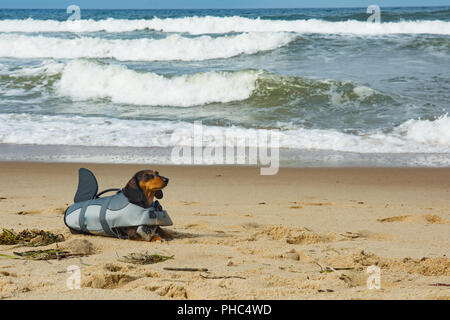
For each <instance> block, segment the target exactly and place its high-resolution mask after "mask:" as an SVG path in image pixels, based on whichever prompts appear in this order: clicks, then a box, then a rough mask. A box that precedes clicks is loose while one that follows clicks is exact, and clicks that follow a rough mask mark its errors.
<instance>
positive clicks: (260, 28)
mask: <svg viewBox="0 0 450 320" xmlns="http://www.w3.org/2000/svg"><path fill="white" fill-rule="evenodd" d="M146 29H149V30H158V31H163V32H186V33H190V34H208V33H230V32H280V31H283V32H297V33H325V34H360V35H378V34H446V35H448V34H450V22H447V21H440V20H434V21H400V22H386V23H369V22H362V21H357V20H347V21H342V22H330V21H324V20H317V19H309V20H265V19H250V18H246V17H239V16H234V17H214V16H206V17H197V16H194V17H183V18H165V19H160V18H153V19H148V20H146V19H136V20H126V19H112V18H109V19H103V20H75V21H56V20H34V19H31V18H30V19H25V20H0V32H99V31H105V32H129V31H135V30H146Z"/></svg>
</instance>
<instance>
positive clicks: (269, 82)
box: [44, 60, 395, 107]
mask: <svg viewBox="0 0 450 320" xmlns="http://www.w3.org/2000/svg"><path fill="white" fill-rule="evenodd" d="M44 70H46V69H44ZM54 86H55V87H56V89H57V92H58V93H59V94H60V95H62V96H68V97H71V98H72V99H74V100H89V99H110V100H111V101H112V102H115V103H125V104H134V105H148V106H177V107H191V106H196V105H204V104H209V103H227V102H232V101H243V100H246V102H248V103H249V104H251V105H255V106H258V107H272V106H274V107H276V106H280V105H284V104H289V103H290V102H292V103H295V104H296V105H303V106H316V107H317V106H319V105H334V106H338V105H339V106H344V105H346V104H347V103H351V102H355V101H356V102H358V103H362V104H367V105H371V104H374V103H381V102H391V103H394V102H395V101H394V100H393V99H392V98H391V97H389V96H387V95H384V94H382V93H380V92H378V91H376V90H374V89H371V88H369V87H366V86H358V85H356V84H354V83H352V82H341V81H336V80H312V79H306V78H300V77H288V76H281V75H277V74H273V73H269V72H267V71H263V70H242V71H210V72H204V73H196V74H193V75H180V76H173V77H167V76H162V75H158V74H156V73H153V72H138V71H135V70H131V69H127V68H126V67H123V66H119V65H104V64H99V63H94V62H92V61H88V60H73V61H71V62H69V63H68V64H67V65H66V66H65V67H64V69H63V70H62V73H61V78H60V80H59V81H57V82H56V83H55V85H54Z"/></svg>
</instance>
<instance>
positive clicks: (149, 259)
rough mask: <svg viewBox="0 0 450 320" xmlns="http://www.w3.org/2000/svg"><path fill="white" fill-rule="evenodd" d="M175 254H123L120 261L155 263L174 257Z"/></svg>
mask: <svg viewBox="0 0 450 320" xmlns="http://www.w3.org/2000/svg"><path fill="white" fill-rule="evenodd" d="M173 258H174V256H170V257H169V256H163V255H160V254H143V253H134V252H132V253H130V254H129V255H127V256H123V259H118V260H119V261H120V262H127V263H133V264H153V263H159V262H164V261H167V260H169V259H173Z"/></svg>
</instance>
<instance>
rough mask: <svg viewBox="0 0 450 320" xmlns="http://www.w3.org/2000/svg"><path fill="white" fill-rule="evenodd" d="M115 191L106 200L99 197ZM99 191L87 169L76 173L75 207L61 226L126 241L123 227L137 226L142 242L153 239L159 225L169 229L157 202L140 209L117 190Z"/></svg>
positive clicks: (69, 210)
mask: <svg viewBox="0 0 450 320" xmlns="http://www.w3.org/2000/svg"><path fill="white" fill-rule="evenodd" d="M111 191H115V192H116V194H115V195H113V196H109V197H102V198H100V196H101V195H102V194H104V193H106V192H111ZM97 192H98V183H97V179H96V178H95V176H94V174H93V173H92V172H91V171H89V170H88V169H85V168H81V169H80V170H79V180H78V189H77V192H76V194H75V198H74V202H75V203H74V204H72V205H71V206H70V207H68V208H67V210H66V212H65V213H64V223H65V224H66V226H67V227H68V228H69V229H71V230H72V231H74V232H75V233H85V234H96V235H103V236H110V237H116V238H121V239H127V238H128V236H127V234H126V233H125V232H123V231H121V228H124V227H138V228H137V233H138V234H139V235H141V236H142V237H143V238H145V239H149V238H151V237H152V236H153V234H154V233H155V231H156V229H157V227H158V226H171V225H172V224H173V223H172V220H171V219H170V217H169V215H168V214H167V212H166V211H165V210H163V208H162V207H161V205H160V204H159V202H158V201H154V202H153V203H152V205H151V206H150V207H149V208H142V207H140V206H137V205H135V204H133V203H130V202H129V201H128V199H127V198H126V197H125V196H124V195H123V193H122V190H120V189H107V190H104V191H102V192H100V193H97Z"/></svg>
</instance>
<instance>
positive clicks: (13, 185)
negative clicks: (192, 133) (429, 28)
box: [0, 163, 450, 299]
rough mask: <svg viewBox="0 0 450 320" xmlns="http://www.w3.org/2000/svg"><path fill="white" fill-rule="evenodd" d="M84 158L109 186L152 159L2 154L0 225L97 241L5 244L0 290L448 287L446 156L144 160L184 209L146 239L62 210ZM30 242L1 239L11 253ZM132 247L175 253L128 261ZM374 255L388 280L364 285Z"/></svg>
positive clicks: (322, 293)
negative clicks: (168, 236) (427, 160)
mask: <svg viewBox="0 0 450 320" xmlns="http://www.w3.org/2000/svg"><path fill="white" fill-rule="evenodd" d="M80 166H83V167H87V168H89V169H91V170H93V171H94V173H95V174H96V175H97V177H98V179H99V182H100V189H101V190H102V189H106V188H110V187H122V186H123V185H124V184H125V183H126V182H127V181H128V179H129V178H130V177H131V176H132V175H133V174H134V173H135V172H136V171H138V170H140V169H142V168H143V166H135V165H98V164H92V165H91V164H82V165H78V164H40V163H0V177H1V179H0V219H1V220H0V221H1V223H0V227H3V228H12V229H14V230H15V231H22V230H23V229H26V228H30V229H31V228H38V229H44V230H48V231H52V232H55V233H62V234H63V235H64V236H65V239H66V241H65V242H61V243H59V247H60V248H63V247H64V248H69V249H70V250H72V251H73V250H75V251H77V250H78V251H83V252H90V253H92V254H91V255H89V256H87V257H83V258H68V259H62V260H59V261H58V260H51V261H24V260H11V259H7V258H2V257H0V298H12V299H80V298H82V299H136V298H139V299H169V298H176V299H449V298H450V287H448V286H444V285H435V284H450V260H449V254H450V169H448V168H446V169H370V168H368V169H356V168H355V169H353V168H351V169H281V170H280V172H279V173H278V174H277V175H275V176H260V175H259V170H258V169H257V168H251V167H246V168H244V167H239V168H237V167H212V166H211V167H181V166H179V167H177V166H172V167H171V166H147V168H152V169H158V170H159V171H160V173H161V174H162V175H164V176H167V177H169V178H170V183H169V186H168V187H167V188H166V189H165V197H164V199H163V200H162V201H161V203H162V205H163V206H164V208H165V209H166V210H168V212H169V214H170V216H171V218H172V220H173V221H174V225H173V226H172V227H168V228H166V230H168V231H170V232H172V233H173V234H174V235H175V239H174V240H172V241H166V242H159V241H158V242H152V243H149V242H142V241H130V240H119V239H113V238H107V237H100V236H87V235H72V234H70V232H68V229H67V228H66V227H65V226H64V223H63V213H64V210H65V208H66V207H67V205H68V204H70V203H71V201H72V199H73V196H74V193H75V188H76V184H77V169H78V168H79V167H80ZM55 246H56V245H55V244H53V245H50V246H48V247H43V248H55ZM41 248H42V247H41ZM38 249H40V248H38ZM25 250H30V248H24V247H14V246H4V245H3V246H0V253H1V254H9V255H11V254H13V251H19V252H21V251H25ZM131 252H138V253H145V252H147V253H160V254H164V255H174V259H173V260H168V261H165V262H162V263H157V264H151V265H145V266H139V265H132V264H127V263H124V262H119V261H118V257H119V258H120V257H122V256H124V255H127V254H129V253H131ZM70 265H78V266H79V267H80V268H81V289H75V290H70V289H68V288H67V286H66V280H67V278H68V277H69V274H68V273H65V271H66V270H67V267H68V266H70ZM370 265H377V266H379V267H380V268H381V289H379V290H376V289H373V290H369V289H368V288H367V286H366V281H367V278H368V276H369V274H367V272H366V271H367V267H368V266H370ZM164 267H194V268H207V269H208V270H209V272H179V271H166V270H164V269H163V268H164ZM340 268H344V269H345V270H342V269H340ZM348 268H351V269H348ZM321 271H322V272H321Z"/></svg>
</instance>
